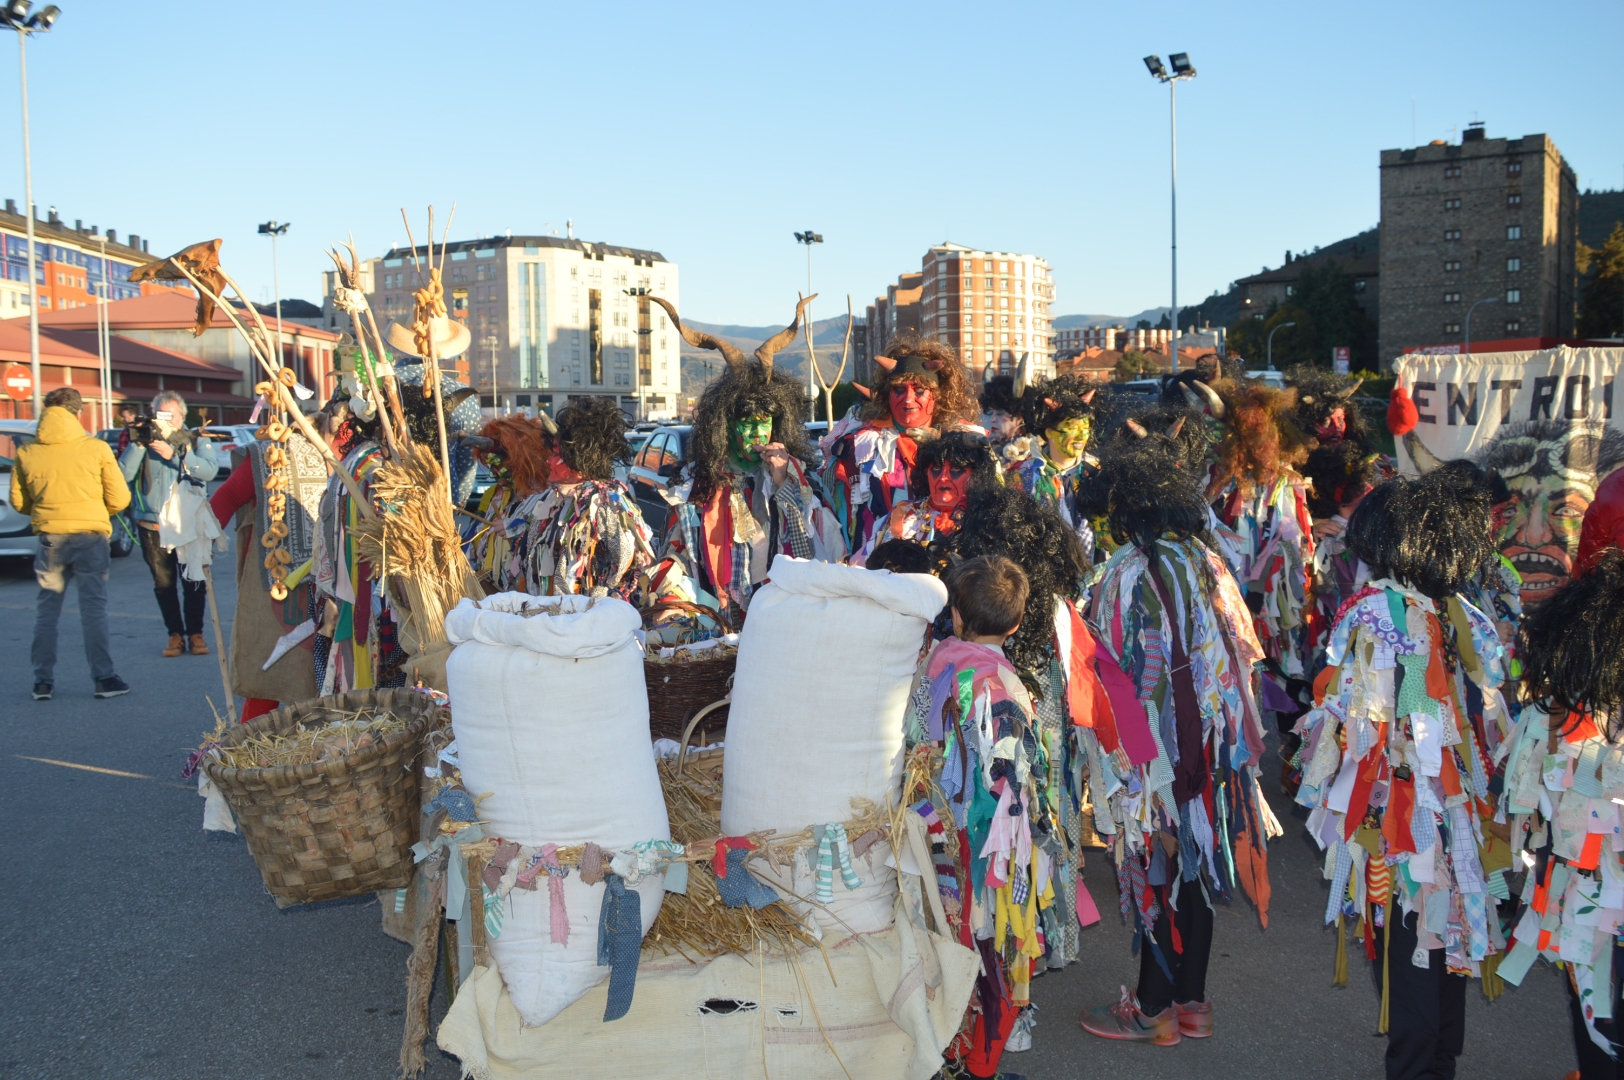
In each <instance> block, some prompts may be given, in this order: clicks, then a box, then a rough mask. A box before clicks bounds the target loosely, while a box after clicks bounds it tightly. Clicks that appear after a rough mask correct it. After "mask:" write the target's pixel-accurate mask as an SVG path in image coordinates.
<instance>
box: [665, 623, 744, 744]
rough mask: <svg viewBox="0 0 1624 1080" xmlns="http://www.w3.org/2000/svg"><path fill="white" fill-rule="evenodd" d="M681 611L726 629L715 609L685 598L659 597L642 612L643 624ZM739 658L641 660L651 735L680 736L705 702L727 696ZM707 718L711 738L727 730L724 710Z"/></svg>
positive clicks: (707, 729)
mask: <svg viewBox="0 0 1624 1080" xmlns="http://www.w3.org/2000/svg"><path fill="white" fill-rule="evenodd" d="M667 613H683V614H689V615H700V616H703V617H705V618H707V619H712V620H714V621H715V623H716V624H717V625H718V626H720V627H721V628H722V629H723V630H724V631H725V630H727V629H729V627H728V623H727V620H726V618H725V617H724V616H723V615H722V614H721V613H719V612H718V611H716V610H715V609H714V608H708V607H704V606H703V605H700V604H694V603H690V602H688V601H687V600H662V601H660V602H659V603H657V604H653V605H651V606H650V607H648V608H645V609H644V611H643V623H644V625H645V626H653V625H654V624H655V623H656V622H657V621H658V619H659V617H660V616H661V615H664V614H667ZM737 661H738V657H737V655H735V654H733V653H729V654H728V655H726V656H717V657H714V658H711V659H705V658H704V654H700V656H699V657H698V658H696V659H693V660H685V661H683V662H682V663H680V664H673V663H664V664H662V663H659V662H658V661H655V660H651V659H647V658H645V659H644V660H643V676H644V681H645V682H646V683H647V684H648V726H649V734H650V737H651V738H655V739H679V738H681V737H682V732H683V729H684V728H685V727H687V726H688V721H689V720H691V719H693V717H694V714H696V713H697V712H699V710H701V709H703V708H704V707H705V706H707V705H711V704H714V703H715V702H718V701H721V700H722V699H723V698H725V697H727V695H728V693H729V692H730V691H731V690H732V689H733V668H734V665H735V664H736V663H737ZM711 717H714V719H710V718H707V719H708V720H709V721H710V722H709V723H707V724H706V727H705V731H706V733H707V734H709V735H711V736H713V737H719V733H720V732H722V731H725V730H726V727H727V725H726V721H725V710H717V711H716V712H715V713H712V714H711Z"/></svg>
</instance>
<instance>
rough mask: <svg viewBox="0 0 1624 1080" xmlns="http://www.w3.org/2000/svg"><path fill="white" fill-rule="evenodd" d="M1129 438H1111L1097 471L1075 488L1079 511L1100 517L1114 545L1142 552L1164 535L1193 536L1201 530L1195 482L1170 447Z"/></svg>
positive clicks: (1203, 508) (1203, 518) (1203, 512)
mask: <svg viewBox="0 0 1624 1080" xmlns="http://www.w3.org/2000/svg"><path fill="white" fill-rule="evenodd" d="M1184 426H1185V427H1189V426H1190V425H1189V424H1188V423H1186V424H1185V425H1184ZM1129 438H1130V439H1133V442H1132V443H1130V442H1128V441H1126V440H1121V441H1118V440H1113V442H1112V444H1111V445H1110V446H1108V447H1107V448H1106V451H1105V453H1104V455H1103V456H1102V457H1101V459H1100V467H1099V469H1098V470H1097V471H1096V472H1095V473H1094V474H1093V475H1092V476H1090V477H1088V478H1087V479H1086V480H1085V481H1084V482H1083V483H1082V484H1079V486H1078V496H1079V498H1078V505H1079V508H1080V509H1082V510H1084V511H1085V512H1087V513H1089V514H1091V515H1092V516H1100V517H1104V518H1105V519H1106V521H1107V522H1108V523H1109V524H1110V527H1111V535H1112V537H1114V538H1115V539H1116V541H1117V543H1119V544H1128V543H1132V544H1134V545H1135V546H1136V547H1138V548H1139V549H1140V550H1142V551H1146V550H1149V549H1150V548H1151V547H1152V546H1153V545H1154V544H1155V543H1156V541H1157V540H1160V539H1162V538H1164V537H1172V538H1175V539H1180V540H1184V539H1188V538H1190V537H1192V536H1199V535H1200V534H1201V533H1202V532H1204V531H1205V530H1206V527H1207V504H1206V502H1205V501H1204V500H1203V498H1202V496H1201V486H1200V482H1199V480H1198V479H1197V478H1196V476H1195V475H1194V473H1192V472H1191V471H1190V470H1188V469H1186V468H1184V467H1182V465H1181V463H1180V461H1179V459H1178V457H1177V455H1176V452H1175V450H1174V449H1173V447H1172V446H1169V445H1167V444H1165V443H1161V442H1158V441H1156V440H1155V437H1151V438H1146V439H1137V438H1134V437H1133V436H1132V435H1130V436H1129ZM1163 438H1166V437H1165V436H1163ZM1168 442H1169V443H1171V442H1172V440H1168ZM1135 444H1137V445H1135ZM1175 445H1176V444H1175Z"/></svg>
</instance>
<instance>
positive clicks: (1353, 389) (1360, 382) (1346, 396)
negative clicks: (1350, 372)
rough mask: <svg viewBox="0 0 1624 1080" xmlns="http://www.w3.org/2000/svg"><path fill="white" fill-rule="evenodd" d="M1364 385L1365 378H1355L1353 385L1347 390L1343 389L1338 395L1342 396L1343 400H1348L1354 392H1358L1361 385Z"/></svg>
mask: <svg viewBox="0 0 1624 1080" xmlns="http://www.w3.org/2000/svg"><path fill="white" fill-rule="evenodd" d="M1363 385H1365V380H1363V379H1355V380H1354V381H1353V385H1352V386H1350V387H1348V388H1347V389H1346V390H1344V391H1342V392H1341V393H1340V394H1338V395H1337V397H1339V398H1341V399H1342V400H1343V401H1347V400H1349V399H1351V398H1352V397H1353V395H1354V394H1356V393H1358V392H1359V388H1360V387H1361V386H1363Z"/></svg>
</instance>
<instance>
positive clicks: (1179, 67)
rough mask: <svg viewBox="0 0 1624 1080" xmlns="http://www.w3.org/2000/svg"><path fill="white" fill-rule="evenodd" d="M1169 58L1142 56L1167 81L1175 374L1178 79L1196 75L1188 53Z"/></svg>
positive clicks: (1171, 352) (1171, 356) (1171, 353)
mask: <svg viewBox="0 0 1624 1080" xmlns="http://www.w3.org/2000/svg"><path fill="white" fill-rule="evenodd" d="M1167 59H1168V62H1169V63H1170V64H1172V65H1173V70H1172V72H1171V73H1169V72H1168V70H1167V69H1166V68H1164V67H1163V66H1162V60H1161V57H1159V56H1147V57H1145V67H1146V68H1148V69H1149V70H1150V74H1151V76H1152V77H1153V78H1155V79H1156V80H1157V81H1159V82H1164V83H1166V84H1167V90H1168V95H1169V96H1168V102H1169V106H1170V110H1171V112H1170V115H1171V117H1172V122H1173V204H1172V223H1173V228H1172V234H1173V235H1172V239H1173V243H1172V259H1173V313H1172V316H1171V317H1170V318H1169V319H1168V325H1169V326H1170V327H1172V334H1173V337H1172V342H1171V343H1170V344H1169V345H1168V349H1167V351H1168V359H1169V360H1170V361H1171V362H1172V369H1173V372H1174V373H1175V374H1177V372H1178V369H1179V98H1178V84H1179V80H1180V79H1193V78H1195V67H1194V66H1193V65H1191V63H1190V54H1189V53H1173V54H1171V55H1169V56H1168V58H1167Z"/></svg>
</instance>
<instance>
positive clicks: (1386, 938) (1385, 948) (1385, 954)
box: [1376, 911, 1403, 1035]
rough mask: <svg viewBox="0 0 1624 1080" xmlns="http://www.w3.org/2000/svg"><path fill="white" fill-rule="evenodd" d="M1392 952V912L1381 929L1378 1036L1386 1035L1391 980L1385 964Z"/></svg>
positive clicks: (1388, 968)
mask: <svg viewBox="0 0 1624 1080" xmlns="http://www.w3.org/2000/svg"><path fill="white" fill-rule="evenodd" d="M1399 917H1400V918H1403V915H1402V914H1401V915H1400V916H1399ZM1392 952H1393V921H1392V912H1391V911H1389V913H1388V920H1387V925H1386V926H1383V927H1382V1008H1381V1013H1380V1014H1379V1015H1378V1016H1377V1018H1376V1034H1378V1035H1386V1034H1387V1010H1388V1006H1389V1005H1391V1004H1392V1000H1393V980H1392V979H1390V978H1388V972H1389V971H1390V970H1391V968H1390V967H1389V965H1388V962H1387V961H1388V958H1389V956H1390V955H1391V954H1392Z"/></svg>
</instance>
